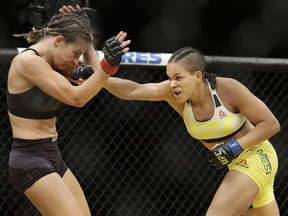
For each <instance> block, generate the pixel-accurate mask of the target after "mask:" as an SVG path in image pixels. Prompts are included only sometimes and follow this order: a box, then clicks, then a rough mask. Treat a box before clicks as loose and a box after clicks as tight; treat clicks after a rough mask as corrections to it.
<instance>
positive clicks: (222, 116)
mask: <svg viewBox="0 0 288 216" xmlns="http://www.w3.org/2000/svg"><path fill="white" fill-rule="evenodd" d="M219 117H220V119H222V118H224V117H226V113H225V112H223V111H222V110H220V111H219Z"/></svg>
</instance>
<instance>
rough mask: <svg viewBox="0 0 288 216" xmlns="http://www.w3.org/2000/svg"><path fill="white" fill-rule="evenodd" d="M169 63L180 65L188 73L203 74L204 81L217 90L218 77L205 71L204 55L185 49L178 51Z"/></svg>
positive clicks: (194, 50) (197, 51)
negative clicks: (197, 72) (199, 72)
mask: <svg viewBox="0 0 288 216" xmlns="http://www.w3.org/2000/svg"><path fill="white" fill-rule="evenodd" d="M169 63H179V64H180V65H181V66H182V67H184V68H185V69H186V70H187V71H189V72H190V73H191V74H193V73H194V72H196V71H201V72H202V73H203V79H207V80H208V82H209V83H210V85H211V88H212V89H215V88H216V77H217V76H216V75H215V74H213V73H208V72H206V71H205V58H204V56H203V54H202V53H201V52H200V51H199V50H196V49H193V48H192V47H189V46H188V47H183V48H181V49H178V50H176V51H175V52H174V53H173V54H172V56H171V57H170V59H169V60H168V64H169Z"/></svg>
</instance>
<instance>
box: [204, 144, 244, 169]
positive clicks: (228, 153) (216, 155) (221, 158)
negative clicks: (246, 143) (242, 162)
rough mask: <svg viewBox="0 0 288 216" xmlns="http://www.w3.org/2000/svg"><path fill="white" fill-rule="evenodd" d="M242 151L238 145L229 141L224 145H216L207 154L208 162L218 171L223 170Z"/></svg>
mask: <svg viewBox="0 0 288 216" xmlns="http://www.w3.org/2000/svg"><path fill="white" fill-rule="evenodd" d="M242 151H243V149H242V148H241V146H240V144H239V143H238V142H237V141H236V140H235V139H231V140H229V141H228V142H226V143H224V144H218V145H216V146H215V147H214V148H213V149H211V150H210V151H209V152H208V155H207V157H208V161H209V162H210V163H211V164H212V165H213V166H215V167H217V168H218V169H221V168H224V167H225V166H227V165H228V164H229V163H231V162H232V160H233V159H234V158H236V157H238V155H240V154H241V152H242Z"/></svg>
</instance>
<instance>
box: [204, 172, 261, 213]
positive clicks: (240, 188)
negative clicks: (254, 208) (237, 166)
mask: <svg viewBox="0 0 288 216" xmlns="http://www.w3.org/2000/svg"><path fill="white" fill-rule="evenodd" d="M258 192H259V188H258V185H257V184H256V183H255V182H254V180H253V179H252V178H250V177H249V176H247V175H246V174H244V173H242V172H240V171H237V170H230V171H228V172H227V174H226V176H225V178H224V179H223V181H222V183H221V185H220V186H219V188H218V190H217V191H216V194H215V196H214V198H213V200H212V202H211V204H210V207H209V209H208V211H207V216H218V215H219V216H223V215H227V216H228V215H229V216H233V215H235V216H239V215H241V213H243V212H244V211H245V210H246V209H248V208H249V206H250V205H251V203H252V202H253V200H254V199H255V197H256V196H257V194H258Z"/></svg>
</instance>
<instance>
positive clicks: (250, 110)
mask: <svg viewBox="0 0 288 216" xmlns="http://www.w3.org/2000/svg"><path fill="white" fill-rule="evenodd" d="M232 82H233V83H231V84H230V85H229V87H228V88H227V89H226V90H227V92H229V94H231V95H230V96H229V98H233V97H234V100H233V102H232V104H233V106H235V107H236V108H237V109H238V111H240V112H241V113H242V114H243V115H244V116H245V117H246V118H247V119H248V120H249V121H250V122H251V123H252V124H253V125H254V126H255V127H254V128H253V129H252V130H251V131H249V132H248V133H247V134H246V135H245V136H242V137H241V138H239V139H238V140H237V141H238V142H239V143H240V145H241V146H242V148H249V147H251V146H254V145H256V144H259V143H261V142H263V141H265V140H267V139H269V138H271V137H272V136H273V135H275V134H276V133H278V132H279V131H280V124H279V122H278V120H277V119H276V117H275V116H274V114H273V113H272V112H271V111H270V109H269V108H268V107H267V105H266V104H265V103H264V102H263V101H261V100H260V99H259V98H257V97H256V96H255V95H253V94H252V93H251V92H250V91H249V90H248V89H247V88H246V87H245V86H244V85H242V84H241V83H239V82H238V81H236V80H232ZM233 95H237V99H236V100H235V96H233ZM230 104H231V103H230Z"/></svg>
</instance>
